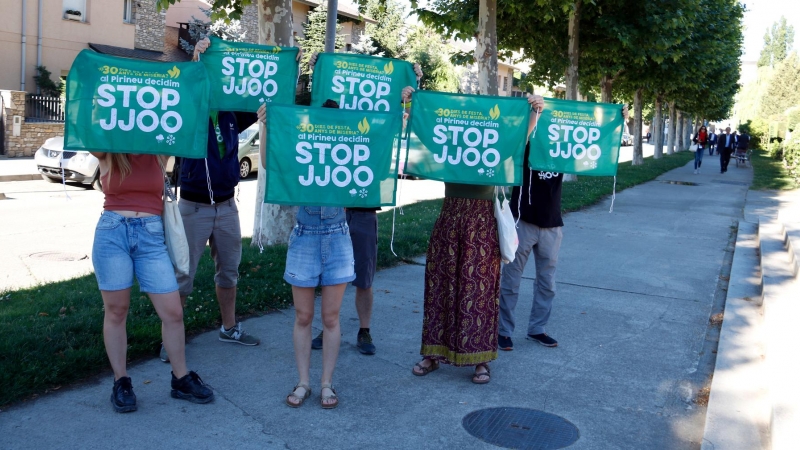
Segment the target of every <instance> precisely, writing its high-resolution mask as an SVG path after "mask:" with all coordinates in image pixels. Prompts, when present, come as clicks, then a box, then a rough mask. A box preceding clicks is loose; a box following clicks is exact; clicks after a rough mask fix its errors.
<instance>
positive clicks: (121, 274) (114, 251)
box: [92, 152, 214, 412]
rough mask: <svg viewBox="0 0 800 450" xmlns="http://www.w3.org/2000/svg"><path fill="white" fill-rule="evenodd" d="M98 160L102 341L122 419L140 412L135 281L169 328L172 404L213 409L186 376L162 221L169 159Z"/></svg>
mask: <svg viewBox="0 0 800 450" xmlns="http://www.w3.org/2000/svg"><path fill="white" fill-rule="evenodd" d="M92 154H93V155H94V156H96V157H97V159H99V160H100V181H101V183H102V185H103V192H104V193H105V203H104V205H103V209H104V210H103V214H102V215H101V216H100V220H99V221H98V223H97V228H96V229H95V233H94V244H93V246H92V264H93V265H94V272H95V276H96V277H97V284H98V286H99V287H100V294H101V295H102V297H103V306H104V318H103V340H104V342H105V346H106V353H107V354H108V359H109V362H110V363H111V368H112V370H113V371H114V388H113V390H112V393H111V404H112V406H113V407H114V410H115V411H117V412H131V411H136V395H135V394H134V393H133V386H132V384H131V379H130V377H128V374H127V368H126V356H127V348H128V336H127V333H126V329H125V323H126V319H127V315H128V308H129V307H130V301H131V286H133V277H134V275H135V276H136V279H137V280H138V281H139V289H140V290H141V291H142V292H146V293H148V294H149V296H150V301H152V302H153V307H154V308H155V310H156V313H158V316H159V317H160V318H161V321H162V327H161V334H162V338H163V342H164V346H165V347H166V349H167V352H168V353H169V356H170V364H171V365H172V383H171V387H172V391H171V395H172V397H174V398H179V399H184V400H189V401H192V402H194V403H208V402H210V401H212V400H213V399H214V392H213V391H211V389H209V388H208V387H207V386H206V385H205V384H204V383H203V381H202V380H201V379H200V377H199V376H198V375H197V374H196V373H195V372H190V371H188V370H187V369H186V355H185V352H184V345H185V337H184V329H183V308H182V307H181V299H180V297H179V295H178V283H177V281H176V280H175V272H174V270H173V267H172V262H171V261H170V259H169V255H168V254H167V246H166V244H165V243H164V224H163V223H162V221H161V213H162V211H163V208H164V203H163V200H162V195H163V192H164V175H163V172H162V170H163V169H162V167H163V160H162V161H159V160H158V158H160V157H158V156H154V155H126V154H112V153H98V152H92Z"/></svg>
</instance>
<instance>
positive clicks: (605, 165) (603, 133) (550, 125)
mask: <svg viewBox="0 0 800 450" xmlns="http://www.w3.org/2000/svg"><path fill="white" fill-rule="evenodd" d="M622 125H623V118H622V105H614V104H610V103H589V102H578V101H573V100H558V99H553V98H545V99H544V110H543V111H542V115H541V117H539V122H538V123H537V125H536V130H535V131H534V134H533V136H532V137H531V151H530V155H529V158H528V162H529V164H530V167H531V169H534V170H541V171H548V172H560V173H572V174H578V175H591V176H613V175H616V174H617V161H618V159H619V147H620V141H621V139H622Z"/></svg>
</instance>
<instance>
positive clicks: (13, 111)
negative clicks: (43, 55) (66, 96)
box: [0, 91, 64, 158]
mask: <svg viewBox="0 0 800 450" xmlns="http://www.w3.org/2000/svg"><path fill="white" fill-rule="evenodd" d="M0 95H2V96H3V106H4V108H3V109H4V110H3V111H1V112H2V114H3V119H4V120H3V121H4V123H5V125H6V129H5V138H6V139H5V152H6V153H5V154H6V156H8V157H9V158H15V157H19V156H33V154H34V153H36V150H38V149H39V147H41V145H42V144H44V141H46V140H48V139H50V138H51V137H56V136H63V135H64V124H63V123H48V122H26V121H25V92H22V91H0ZM14 116H21V117H22V126H21V127H20V133H19V136H13V129H14V128H13V127H14Z"/></svg>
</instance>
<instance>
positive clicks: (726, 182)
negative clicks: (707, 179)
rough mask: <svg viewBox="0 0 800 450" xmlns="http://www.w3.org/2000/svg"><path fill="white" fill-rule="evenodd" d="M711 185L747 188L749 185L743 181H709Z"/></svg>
mask: <svg viewBox="0 0 800 450" xmlns="http://www.w3.org/2000/svg"><path fill="white" fill-rule="evenodd" d="M711 182H712V183H720V184H732V185H734V186H749V185H750V183H747V182H745V181H729V180H711Z"/></svg>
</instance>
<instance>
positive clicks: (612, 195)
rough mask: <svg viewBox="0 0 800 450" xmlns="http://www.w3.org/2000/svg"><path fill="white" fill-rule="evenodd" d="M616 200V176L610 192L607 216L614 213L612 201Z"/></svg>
mask: <svg viewBox="0 0 800 450" xmlns="http://www.w3.org/2000/svg"><path fill="white" fill-rule="evenodd" d="M616 198H617V176H616V175H614V187H613V188H612V190H611V208H610V209H609V210H608V213H609V214H611V213H612V212H614V200H615V199H616Z"/></svg>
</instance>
